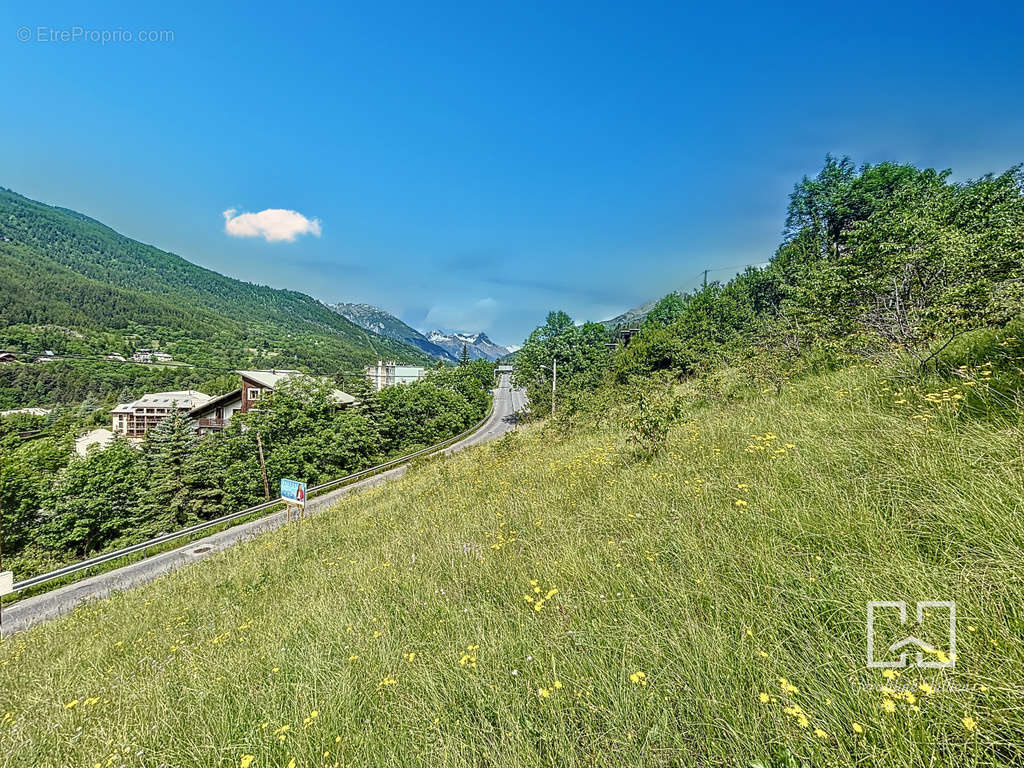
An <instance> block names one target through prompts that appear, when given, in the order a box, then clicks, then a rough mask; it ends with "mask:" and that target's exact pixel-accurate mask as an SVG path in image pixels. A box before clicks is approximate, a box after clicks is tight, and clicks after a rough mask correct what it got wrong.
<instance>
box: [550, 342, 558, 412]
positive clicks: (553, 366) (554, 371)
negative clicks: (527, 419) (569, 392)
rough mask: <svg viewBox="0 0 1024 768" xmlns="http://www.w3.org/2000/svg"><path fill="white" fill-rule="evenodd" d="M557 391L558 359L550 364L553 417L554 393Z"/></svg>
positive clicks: (552, 410)
mask: <svg viewBox="0 0 1024 768" xmlns="http://www.w3.org/2000/svg"><path fill="white" fill-rule="evenodd" d="M557 389H558V358H557V357H556V358H555V359H554V360H553V361H552V363H551V415H552V416H554V415H555V392H556V390H557Z"/></svg>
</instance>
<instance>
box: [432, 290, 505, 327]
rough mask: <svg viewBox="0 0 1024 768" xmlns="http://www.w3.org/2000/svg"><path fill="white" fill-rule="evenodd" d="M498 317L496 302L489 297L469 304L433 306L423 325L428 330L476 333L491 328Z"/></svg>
mask: <svg viewBox="0 0 1024 768" xmlns="http://www.w3.org/2000/svg"><path fill="white" fill-rule="evenodd" d="M497 315H498V302H497V301H496V300H495V299H492V298H491V297H489V296H488V297H487V298H486V299H477V300H476V301H474V302H472V303H470V304H468V305H467V304H462V305H454V304H435V305H434V306H432V307H431V308H430V310H429V311H428V312H427V316H426V318H425V319H424V323H425V324H426V325H427V326H428V327H430V328H441V329H447V330H450V331H462V332H465V333H476V332H478V331H485V330H487V329H488V328H490V327H491V323H493V322H494V319H495V317H497Z"/></svg>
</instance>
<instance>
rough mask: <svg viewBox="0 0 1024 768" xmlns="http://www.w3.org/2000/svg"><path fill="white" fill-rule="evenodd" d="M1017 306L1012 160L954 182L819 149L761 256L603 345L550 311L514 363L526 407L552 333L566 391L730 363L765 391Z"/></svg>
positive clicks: (1023, 187) (1023, 212)
mask: <svg viewBox="0 0 1024 768" xmlns="http://www.w3.org/2000/svg"><path fill="white" fill-rule="evenodd" d="M1022 311H1024V174H1022V173H1021V170H1020V168H1012V169H1010V170H1009V171H1006V172H1005V173H1002V174H1000V175H998V176H992V175H990V176H985V177H983V178H981V179H976V180H972V181H967V182H963V183H955V182H952V181H951V180H950V178H949V172H948V171H947V172H941V173H940V172H936V171H933V170H920V169H917V168H915V167H913V166H910V165H898V164H893V163H882V164H879V165H864V166H862V167H860V168H856V167H855V166H854V164H853V163H852V162H851V161H850V160H849V159H848V158H844V159H842V160H837V159H835V158H832V157H828V158H826V161H825V165H824V167H823V169H822V171H821V172H820V173H819V174H818V176H817V177H815V178H813V179H811V178H804V179H803V180H802V181H801V182H800V183H798V184H797V185H796V187H795V189H794V191H793V194H792V195H791V197H790V204H789V212H788V216H787V220H786V231H785V237H784V240H783V242H782V244H781V245H780V246H779V248H778V250H777V252H776V253H775V255H774V257H773V258H772V259H771V261H770V262H769V263H768V265H767V267H766V268H763V269H758V268H754V267H750V268H748V269H747V270H746V271H745V272H743V273H742V274H739V275H737V276H736V277H735V278H733V279H732V280H730V281H729V282H727V283H725V284H720V283H711V284H709V285H707V286H706V287H704V288H702V289H700V290H698V291H695V292H693V293H688V294H682V295H681V294H678V293H672V294H669V295H668V296H666V297H665V298H663V299H662V300H661V301H659V302H657V303H656V304H655V305H654V306H653V307H652V308H651V309H650V310H649V311H648V312H647V314H646V317H645V319H644V321H643V324H642V326H641V328H640V331H639V333H638V334H636V335H635V336H633V337H632V338H630V339H628V340H620V344H619V348H618V349H617V350H616V351H615V352H614V353H613V354H610V355H609V354H606V353H605V351H604V349H605V339H603V338H601V337H600V335H599V334H597V333H592V334H588V333H587V332H586V331H585V329H586V328H587V326H583V327H582V328H579V327H576V326H573V325H572V323H571V321H570V320H569V318H568V317H567V316H565V315H564V314H563V313H553V314H552V315H550V316H549V317H548V322H547V323H546V324H545V325H544V326H542V327H541V328H538V329H537V330H536V331H535V332H534V333H533V334H532V335H531V336H530V338H529V340H528V341H527V342H526V344H525V345H524V347H523V349H522V350H521V351H520V353H519V355H518V356H517V358H516V368H515V370H516V377H517V378H518V380H519V381H521V382H522V383H523V384H524V385H526V386H527V387H529V388H530V394H531V401H532V404H533V406H534V409H535V411H536V412H540V413H544V412H546V411H547V410H548V409H549V407H550V393H549V390H550V365H551V359H552V357H553V356H554V352H553V346H554V345H555V344H556V342H555V341H554V340H555V339H564V340H565V343H566V344H568V345H569V347H570V348H571V349H572V350H573V352H572V355H571V357H572V358H573V359H577V360H579V359H582V360H586V361H587V364H586V365H584V366H582V367H580V366H575V367H570V366H569V365H566V366H565V367H566V375H565V377H564V378H563V377H562V376H560V377H559V378H560V385H561V383H562V381H564V382H565V384H566V386H565V388H564V389H563V388H562V386H560V387H559V390H560V393H559V400H560V401H561V399H562V398H563V397H564V398H565V399H566V402H567V403H569V402H571V401H572V400H573V392H574V389H578V388H581V387H582V388H586V389H589V390H593V389H595V388H596V386H597V385H598V384H599V383H600V382H601V381H605V380H610V381H614V382H618V383H619V384H630V383H631V382H637V381H643V380H646V379H649V378H650V377H651V375H652V374H654V373H657V372H659V371H664V372H666V373H667V374H668V375H670V376H677V377H689V376H698V377H703V376H707V375H709V374H711V373H713V372H715V371H720V370H722V369H724V368H726V367H733V368H737V369H739V370H741V371H742V372H743V373H744V375H746V376H747V377H748V378H749V379H750V380H752V381H753V382H755V383H758V384H762V385H768V386H774V387H775V388H778V387H780V386H781V384H782V382H783V381H785V380H786V379H787V378H789V377H791V376H792V375H794V374H795V373H798V372H800V371H802V370H805V369H808V368H821V367H829V366H834V365H837V364H842V363H843V362H846V361H851V360H856V359H864V358H865V357H874V356H877V355H879V354H883V353H888V352H895V353H898V354H899V355H901V356H904V357H906V358H908V359H910V360H913V361H915V365H916V367H917V369H918V371H919V372H920V371H923V369H924V368H925V367H926V366H929V365H934V364H935V363H936V362H937V360H938V359H939V358H938V357H937V355H939V354H940V353H941V352H942V350H943V349H945V348H946V347H947V345H949V344H950V343H951V342H952V341H953V340H955V339H957V338H958V337H959V336H961V335H963V334H964V333H967V332H969V331H972V330H976V329H979V328H985V327H999V326H1003V325H1005V324H1006V323H1007V322H1008V321H1010V320H1011V319H1012V318H1014V317H1016V316H1018V315H1020V314H1021V312H1022ZM561 370H562V364H561V359H560V360H559V372H560V373H561ZM545 392H548V394H547V395H545Z"/></svg>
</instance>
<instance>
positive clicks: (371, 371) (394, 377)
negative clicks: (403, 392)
mask: <svg viewBox="0 0 1024 768" xmlns="http://www.w3.org/2000/svg"><path fill="white" fill-rule="evenodd" d="M426 375H427V369H426V368H421V367H419V366H415V365H399V364H398V363H395V362H394V361H390V362H387V363H385V362H383V361H382V360H378V361H377V364H376V365H368V366H366V378H367V379H368V380H369V382H370V383H371V384H372V385H373V388H374V390H376V391H377V392H380V391H381V390H382V389H384V387H390V386H392V385H394V384H412V383H413V382H414V381H419V380H420V379H422V378H423V377H424V376H426Z"/></svg>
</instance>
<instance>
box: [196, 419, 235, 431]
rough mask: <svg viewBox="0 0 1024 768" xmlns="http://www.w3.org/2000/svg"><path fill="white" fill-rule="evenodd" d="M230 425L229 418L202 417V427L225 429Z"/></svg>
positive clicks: (200, 423) (200, 422)
mask: <svg viewBox="0 0 1024 768" xmlns="http://www.w3.org/2000/svg"><path fill="white" fill-rule="evenodd" d="M227 425H228V422H227V419H200V420H199V428H200V429H224V427H226V426H227Z"/></svg>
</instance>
